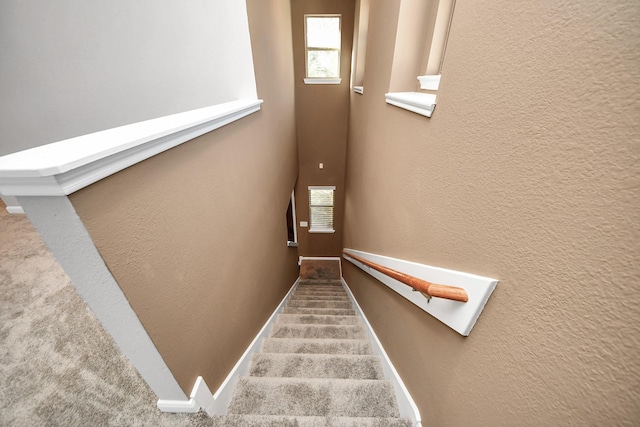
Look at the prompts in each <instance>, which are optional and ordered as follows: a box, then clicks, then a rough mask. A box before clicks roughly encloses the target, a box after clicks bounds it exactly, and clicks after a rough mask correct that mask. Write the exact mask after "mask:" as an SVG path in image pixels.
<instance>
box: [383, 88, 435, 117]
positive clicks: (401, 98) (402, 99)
mask: <svg viewBox="0 0 640 427" xmlns="http://www.w3.org/2000/svg"><path fill="white" fill-rule="evenodd" d="M384 96H385V98H386V101H387V104H391V105H394V106H396V107H400V108H404V109H405V110H409V111H412V112H414V113H417V114H421V115H423V116H426V117H431V115H432V114H433V109H434V108H436V96H435V95H434V94H431V93H420V92H390V93H386V94H385V95H384Z"/></svg>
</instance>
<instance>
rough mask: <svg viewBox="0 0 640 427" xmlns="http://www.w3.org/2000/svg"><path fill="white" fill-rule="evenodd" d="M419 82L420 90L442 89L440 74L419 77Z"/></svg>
mask: <svg viewBox="0 0 640 427" xmlns="http://www.w3.org/2000/svg"><path fill="white" fill-rule="evenodd" d="M418 80H419V81H420V89H425V90H438V87H440V74H433V75H427V76H418Z"/></svg>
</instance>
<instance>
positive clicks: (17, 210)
mask: <svg viewBox="0 0 640 427" xmlns="http://www.w3.org/2000/svg"><path fill="white" fill-rule="evenodd" d="M7 212H9V213H10V214H24V209H22V206H7Z"/></svg>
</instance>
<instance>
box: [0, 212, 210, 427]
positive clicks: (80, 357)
mask: <svg viewBox="0 0 640 427" xmlns="http://www.w3.org/2000/svg"><path fill="white" fill-rule="evenodd" d="M210 422H211V420H210V419H209V418H208V417H206V416H204V415H203V414H165V413H161V412H160V411H159V410H158V409H157V408H156V396H155V395H154V394H153V392H152V391H151V390H150V389H149V387H148V386H147V384H146V383H145V382H144V381H143V380H142V379H141V378H140V377H139V375H138V374H137V372H136V371H135V370H134V369H133V367H132V366H131V365H130V364H129V362H128V361H127V360H126V359H125V358H124V357H123V356H122V355H121V354H120V352H119V350H118V349H117V347H116V346H115V344H114V342H113V341H112V339H111V337H110V336H109V335H108V334H107V333H106V332H105V331H104V330H103V328H102V326H101V325H100V323H99V322H98V320H97V319H96V318H95V317H94V316H93V314H92V313H91V312H90V311H89V309H88V308H87V306H86V304H85V303H84V301H82V300H81V299H80V297H79V296H78V295H77V294H76V292H75V289H74V288H73V286H72V285H71V283H70V281H69V278H68V277H67V276H66V274H65V273H64V272H63V271H62V269H61V267H60V266H59V265H58V264H57V263H56V261H55V260H54V259H53V257H52V256H51V254H50V253H49V252H48V251H47V249H46V247H45V246H44V244H43V242H42V240H41V239H40V237H39V235H38V234H37V232H36V231H35V229H34V228H33V226H32V225H31V223H30V222H29V220H28V219H27V218H26V216H25V215H9V214H8V213H7V212H6V210H5V206H4V205H3V204H1V203H0V426H30V427H33V426H196V425H197V426H205V425H208V424H210Z"/></svg>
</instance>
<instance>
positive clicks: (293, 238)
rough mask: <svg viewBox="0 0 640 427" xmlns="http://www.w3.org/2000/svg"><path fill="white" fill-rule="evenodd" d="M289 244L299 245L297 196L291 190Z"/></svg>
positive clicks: (288, 217) (288, 214) (288, 226)
mask: <svg viewBox="0 0 640 427" xmlns="http://www.w3.org/2000/svg"><path fill="white" fill-rule="evenodd" d="M287 246H290V247H297V246H298V232H297V231H296V196H295V192H294V191H292V192H291V198H290V199H289V206H288V207H287Z"/></svg>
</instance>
